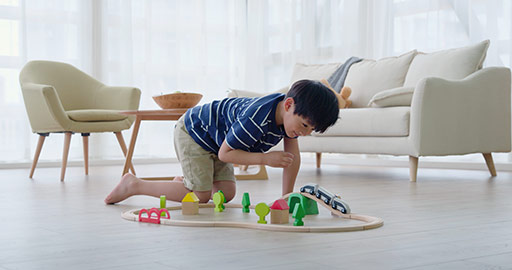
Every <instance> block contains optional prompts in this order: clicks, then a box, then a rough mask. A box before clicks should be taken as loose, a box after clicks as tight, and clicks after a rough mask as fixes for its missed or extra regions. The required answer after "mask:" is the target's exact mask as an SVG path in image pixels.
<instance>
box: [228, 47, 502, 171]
mask: <svg viewBox="0 0 512 270" xmlns="http://www.w3.org/2000/svg"><path fill="white" fill-rule="evenodd" d="M488 46H489V41H488V40H486V41H483V42H480V43H478V44H475V45H472V46H467V47H463V48H457V49H450V50H444V51H438V52H434V53H428V54H427V53H418V52H416V51H411V52H408V53H406V54H403V55H400V56H397V57H388V58H383V59H380V60H370V59H363V60H362V61H361V62H359V63H356V64H353V65H352V66H351V67H350V69H349V71H348V74H347V77H346V80H345V86H350V87H351V88H352V96H351V99H352V101H353V106H352V108H349V109H341V110H340V114H339V116H340V119H339V120H338V122H337V123H336V124H335V125H334V126H333V127H331V128H329V129H328V130H327V131H326V132H325V133H323V134H312V135H311V136H307V137H301V138H300V139H299V144H300V149H301V151H302V152H315V153H317V167H320V159H321V153H347V154H349V153H359V154H389V155H408V156H409V161H410V162H409V165H410V180H411V181H416V175H417V168H418V158H419V157H421V156H445V155H463V154H470V153H482V154H483V156H484V158H485V161H486V163H487V166H488V168H489V171H490V173H491V175H493V176H495V175H496V171H495V168H494V163H493V160H492V155H491V153H493V152H509V151H510V150H511V122H510V121H511V111H510V102H511V99H510V89H511V81H510V70H509V69H508V68H505V67H488V68H483V69H482V64H483V61H484V60H485V56H486V52H487V48H488ZM339 65H340V64H328V65H303V64H298V65H296V66H295V68H294V72H293V75H292V80H291V83H293V82H294V81H296V80H298V79H303V78H307V79H322V78H327V77H329V76H330V74H332V72H334V71H335V70H336V68H337V67H338V66H339ZM285 90H286V88H285V89H282V90H281V92H284V91H285ZM230 95H231V96H237V95H256V94H251V93H250V92H243V93H241V92H239V91H236V90H232V91H231V93H230Z"/></svg>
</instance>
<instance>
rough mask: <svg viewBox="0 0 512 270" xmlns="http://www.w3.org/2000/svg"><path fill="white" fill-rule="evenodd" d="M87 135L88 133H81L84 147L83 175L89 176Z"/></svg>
mask: <svg viewBox="0 0 512 270" xmlns="http://www.w3.org/2000/svg"><path fill="white" fill-rule="evenodd" d="M89 135H91V134H90V133H82V140H83V145H84V169H85V175H89Z"/></svg>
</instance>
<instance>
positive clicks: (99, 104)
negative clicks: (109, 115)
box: [95, 85, 140, 110]
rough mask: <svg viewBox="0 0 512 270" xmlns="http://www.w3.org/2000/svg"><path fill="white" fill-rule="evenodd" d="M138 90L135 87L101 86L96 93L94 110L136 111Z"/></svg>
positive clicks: (138, 98) (138, 96)
mask: <svg viewBox="0 0 512 270" xmlns="http://www.w3.org/2000/svg"><path fill="white" fill-rule="evenodd" d="M139 102H140V90H139V89H138V88H135V87H120V86H106V85H105V86H103V87H101V88H100V89H98V91H97V92H96V97H95V107H96V109H105V110H138V109H139Z"/></svg>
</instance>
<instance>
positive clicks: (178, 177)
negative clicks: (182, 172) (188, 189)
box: [172, 176, 183, 182]
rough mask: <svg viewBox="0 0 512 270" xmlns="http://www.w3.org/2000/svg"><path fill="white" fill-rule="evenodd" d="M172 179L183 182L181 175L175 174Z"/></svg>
mask: <svg viewBox="0 0 512 270" xmlns="http://www.w3.org/2000/svg"><path fill="white" fill-rule="evenodd" d="M172 181H176V182H183V176H175V177H174V179H172Z"/></svg>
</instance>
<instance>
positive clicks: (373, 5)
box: [0, 0, 512, 163]
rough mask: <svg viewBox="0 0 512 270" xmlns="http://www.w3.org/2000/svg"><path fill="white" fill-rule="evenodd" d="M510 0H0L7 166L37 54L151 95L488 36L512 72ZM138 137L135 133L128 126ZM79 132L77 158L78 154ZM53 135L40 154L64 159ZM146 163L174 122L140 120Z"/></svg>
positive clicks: (266, 82) (493, 58) (0, 120)
mask: <svg viewBox="0 0 512 270" xmlns="http://www.w3.org/2000/svg"><path fill="white" fill-rule="evenodd" d="M511 14H512V6H511V1H507V0H503V1H501V0H492V1H484V0H402V1H400V0H395V1H393V0H381V1H379V0H360V1H353V0H345V1H343V0H317V1H315V0H263V1H261V0H245V1H240V0H223V1H217V0H215V1H213V0H212V1H208V0H175V1H167V0H106V1H101V0H0V163H16V162H28V161H30V160H31V158H32V155H33V152H34V148H35V143H36V141H37V136H36V135H33V134H31V130H30V126H29V124H28V120H27V117H26V113H25V109H24V105H23V100H22V97H21V94H20V89H19V83H18V78H17V77H18V73H19V70H20V69H21V68H22V66H23V65H24V64H25V63H26V62H27V61H29V60H33V59H48V60H55V61H63V62H67V63H71V64H73V65H75V66H77V67H78V68H80V69H82V70H84V71H85V72H87V73H89V74H91V75H92V76H94V77H95V78H97V79H98V80H100V81H103V82H104V83H106V84H109V85H132V86H136V87H139V88H140V89H141V90H142V93H143V95H142V99H141V105H140V107H141V109H156V108H157V106H156V104H155V103H154V102H153V100H152V99H151V96H152V95H156V94H160V93H169V92H174V91H177V90H180V91H193V92H200V93H202V94H203V95H204V97H203V100H202V102H208V101H211V100H213V99H218V98H223V97H225V95H226V90H227V89H228V88H235V89H248V90H256V91H261V92H268V91H272V90H275V89H278V88H281V87H283V86H285V85H286V84H287V83H288V82H289V79H290V76H291V72H292V67H293V64H294V63H296V62H303V63H328V62H343V61H345V60H346V59H347V58H349V57H350V56H359V57H366V58H374V59H375V58H381V57H385V56H391V55H398V54H401V53H404V52H406V51H409V50H412V49H418V50H420V51H425V52H430V51H435V50H440V49H446V48H451V47H458V46H464V45H468V44H471V43H475V42H478V41H481V40H483V39H490V40H491V46H490V48H489V51H488V55H487V59H486V62H485V65H486V66H508V67H510V63H511V57H512V54H511V52H512V43H511V31H512V29H511V25H512V17H511ZM124 135H125V139H126V140H128V139H129V135H131V133H130V132H124ZM80 141H81V140H80V139H79V138H78V136H75V138H73V139H72V148H71V150H70V159H71V160H73V159H76V160H80V159H81V158H82V150H81V145H80ZM62 144H63V139H62V136H61V135H51V136H50V138H49V139H47V140H46V142H45V146H44V147H43V151H42V154H41V158H40V160H41V161H42V162H44V161H45V160H46V161H47V160H59V159H60V157H61V151H62ZM90 147H91V150H90V155H91V159H121V151H120V149H119V146H118V145H117V141H116V139H115V138H114V136H113V135H111V134H100V135H96V134H93V135H92V136H91V142H90ZM135 157H136V158H147V157H157V158H162V157H174V151H173V147H172V124H171V123H168V122H145V123H143V124H142V127H141V131H140V135H139V139H138V141H137V148H136V151H135Z"/></svg>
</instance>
